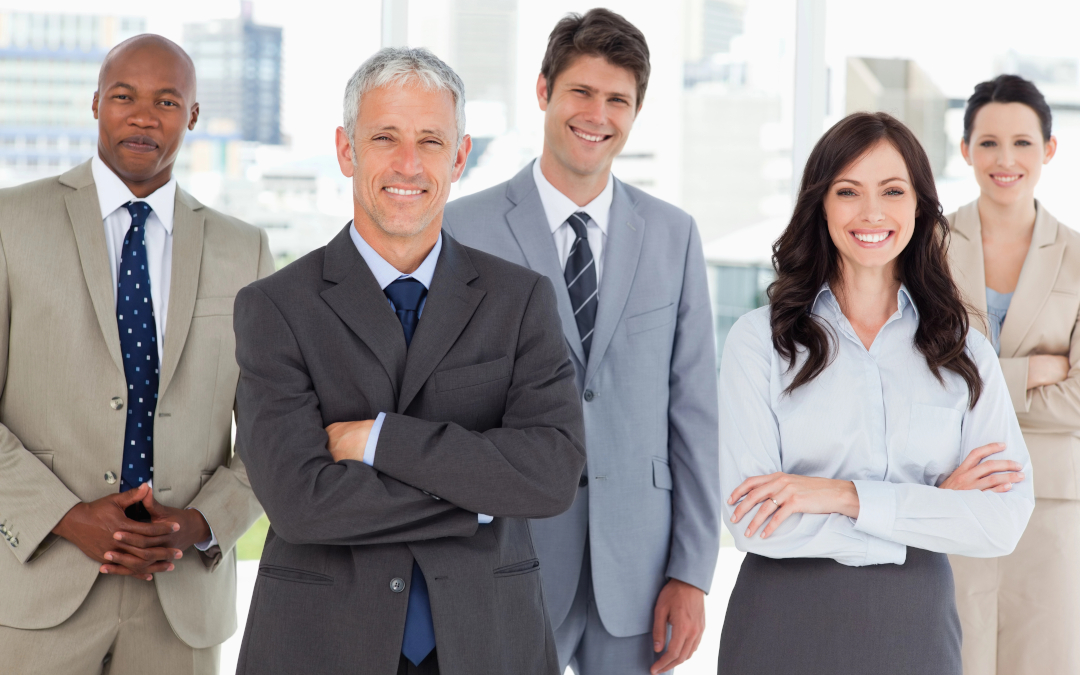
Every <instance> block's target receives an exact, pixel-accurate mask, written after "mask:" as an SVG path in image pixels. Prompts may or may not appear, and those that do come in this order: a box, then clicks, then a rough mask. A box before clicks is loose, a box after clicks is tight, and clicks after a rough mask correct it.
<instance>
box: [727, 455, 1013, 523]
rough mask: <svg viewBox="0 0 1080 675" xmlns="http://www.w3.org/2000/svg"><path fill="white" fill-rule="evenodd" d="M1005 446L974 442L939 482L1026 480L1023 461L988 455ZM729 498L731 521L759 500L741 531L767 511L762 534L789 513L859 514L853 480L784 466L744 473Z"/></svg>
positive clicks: (993, 487) (1004, 488)
mask: <svg viewBox="0 0 1080 675" xmlns="http://www.w3.org/2000/svg"><path fill="white" fill-rule="evenodd" d="M1004 449H1005V445H1004V444H1003V443H990V444H989V445H984V446H982V447H979V448H975V449H974V450H972V451H971V452H970V453H969V454H968V456H967V457H966V458H965V459H964V461H963V462H961V463H960V466H958V467H957V468H956V470H955V471H953V472H952V474H950V475H949V477H948V478H946V479H945V480H944V481H943V482H942V483H941V485H939V486H938V487H939V488H941V489H943V490H983V491H990V492H1008V491H1009V490H1010V489H1012V485H1013V483H1019V482H1020V481H1022V480H1024V474H1023V473H1021V472H1020V470H1021V469H1022V468H1023V467H1022V466H1020V464H1018V463H1017V462H1013V461H1011V460H987V459H986V458H987V457H989V456H990V455H993V454H996V453H998V452H1001V451H1003V450H1004ZM740 499H741V500H742V501H741V502H740V501H739V500H740ZM728 504H738V506H736V507H735V513H733V514H732V516H731V522H733V523H737V522H739V521H740V520H742V518H743V516H745V515H746V514H747V513H749V512H750V510H751V509H753V508H754V507H755V506H757V505H758V504H761V508H760V509H758V512H757V514H756V515H755V516H754V518H753V520H751V521H750V525H749V526H748V527H747V528H746V533H745V534H746V536H747V537H752V536H754V534H755V533H756V532H757V531H758V530H759V529H760V528H761V526H762V525H763V524H764V523H765V521H766V520H769V518H770V516H771V518H772V519H771V520H769V524H768V525H766V526H765V529H764V530H762V532H761V537H762V539H765V538H767V537H768V536H769V535H771V534H772V533H773V532H775V531H776V528H778V527H780V525H781V524H782V523H783V522H784V521H785V520H787V519H788V518H789V517H790V516H791V514H793V513H840V514H843V515H845V516H848V517H849V518H858V517H859V495H858V492H857V491H856V490H855V484H854V483H852V482H851V481H849V480H838V479H835V478H815V477H813V476H799V475H796V474H789V473H782V472H776V473H771V474H769V475H767V476H753V477H751V478H747V479H746V480H744V481H743V482H742V483H741V484H740V485H739V487H737V488H735V490H734V492H732V493H731V496H730V497H728Z"/></svg>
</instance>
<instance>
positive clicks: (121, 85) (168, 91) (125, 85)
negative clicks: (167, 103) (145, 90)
mask: <svg viewBox="0 0 1080 675" xmlns="http://www.w3.org/2000/svg"><path fill="white" fill-rule="evenodd" d="M116 88H120V89H127V90H129V91H138V90H137V89H136V88H135V87H134V86H132V85H130V84H128V83H127V82H115V83H113V85H112V86H111V87H109V89H116ZM162 94H172V95H173V96H176V97H177V98H184V95H183V94H181V93H180V90H179V89H176V88H174V87H165V88H164V89H158V90H157V91H156V92H154V95H155V96H160V95H162Z"/></svg>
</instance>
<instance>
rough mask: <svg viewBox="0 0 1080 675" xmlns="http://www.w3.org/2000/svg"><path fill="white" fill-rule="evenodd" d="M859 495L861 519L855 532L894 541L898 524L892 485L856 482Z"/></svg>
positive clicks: (866, 481) (872, 481) (875, 481)
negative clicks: (893, 535)
mask: <svg viewBox="0 0 1080 675" xmlns="http://www.w3.org/2000/svg"><path fill="white" fill-rule="evenodd" d="M852 482H853V483H854V484H855V492H856V493H858V495H859V518H858V519H857V520H856V521H855V530H856V531H858V532H862V533H863V534H869V535H871V536H874V537H879V538H881V539H892V533H893V524H894V523H895V522H896V490H895V489H894V487H893V484H892V483H889V482H886V481H880V480H856V481H852Z"/></svg>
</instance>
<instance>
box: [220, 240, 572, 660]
mask: <svg viewBox="0 0 1080 675" xmlns="http://www.w3.org/2000/svg"><path fill="white" fill-rule="evenodd" d="M235 329H236V337H237V361H238V362H239V364H240V370H241V375H240V384H239V387H238V389H237V410H238V428H237V448H238V450H239V452H240V454H241V456H242V458H243V459H244V462H245V464H246V465H247V467H248V475H249V476H250V479H251V486H252V488H253V489H254V490H255V494H256V496H257V497H258V498H259V500H260V501H261V502H262V504H263V506H264V507H265V508H266V512H267V514H268V515H269V517H270V522H271V523H272V527H271V530H270V533H269V535H268V536H267V540H266V548H265V550H264V552H263V557H262V562H261V565H260V568H259V578H258V581H257V583H256V586H255V592H254V596H253V597H252V601H251V612H250V614H249V617H248V624H247V631H246V633H245V635H244V643H243V647H242V649H241V653H240V662H239V666H238V672H239V673H251V674H253V675H254V674H258V675H266V674H268V673H301V672H304V673H320V674H323V675H330V674H333V673H350V674H354V673H363V674H366V673H370V674H371V675H385V674H386V673H393V672H395V669H396V667H397V663H398V658H399V653H400V649H401V638H402V634H403V629H404V625H405V613H406V607H407V604H408V595H409V593H408V590H409V589H408V582H409V579H410V574H411V570H412V564H413V560H414V559H415V560H416V561H417V562H418V563H419V565H420V567H421V569H422V570H423V571H424V576H425V578H426V579H427V582H428V588H429V592H430V597H431V606H432V615H433V618H434V621H435V638H436V645H437V647H436V649H437V651H438V657H439V667H440V669H441V672H442V673H443V675H466V674H468V675H477V674H481V673H490V674H492V675H496V674H499V675H501V674H504V673H514V674H515V675H517V674H529V673H536V674H537V675H539V674H541V673H543V674H545V675H552V674H554V673H556V672H557V662H556V656H555V649H554V643H553V641H552V636H551V631H550V629H549V627H548V621H547V615H546V610H545V607H544V603H543V597H542V593H541V587H540V575H539V573H538V572H539V562H538V561H537V559H536V553H535V551H534V550H533V545H532V540H531V537H530V535H529V524H528V521H527V520H525V519H526V518H536V517H544V516H554V515H556V514H559V513H561V512H563V511H565V510H566V509H567V508H569V506H570V504H571V503H572V502H573V500H574V496H575V494H576V492H577V483H578V478H579V476H580V475H581V469H582V467H583V466H584V463H585V451H584V447H583V438H584V423H583V421H582V413H581V406H580V403H579V402H578V397H577V392H576V390H575V387H574V367H573V365H572V364H571V362H570V360H569V355H568V352H567V349H566V345H565V341H564V339H563V336H562V333H561V331H560V330H559V316H558V310H557V308H556V301H555V294H554V291H553V288H552V286H551V283H550V282H549V281H548V280H547V279H546V278H544V277H543V276H542V275H539V274H536V273H535V272H531V271H529V270H526V269H524V268H521V267H519V266H517V265H513V264H510V263H507V262H505V261H503V260H500V259H498V258H495V257H493V256H490V255H487V254H484V253H481V252H479V251H475V250H472V249H467V248H465V247H463V246H461V245H460V244H458V243H457V242H456V241H455V240H454V239H453V238H451V237H449V236H446V235H444V243H443V248H442V252H441V254H440V256H439V260H438V264H437V266H436V269H435V276H434V278H433V279H432V283H431V289H430V291H429V293H428V297H427V303H426V305H425V306H424V313H423V316H422V317H421V319H420V322H419V325H418V327H417V330H416V334H415V336H414V338H413V341H412V345H411V346H410V347H409V348H408V350H406V346H405V340H404V336H403V334H402V329H401V324H400V323H399V322H398V319H397V317H396V315H395V314H394V313H393V312H392V311H391V310H390V306H389V304H388V303H387V301H386V297H385V296H384V295H383V292H382V290H381V289H380V288H379V286H378V284H377V283H376V281H375V278H374V276H373V275H372V274H371V272H370V270H369V269H368V267H367V265H366V264H365V263H364V261H363V258H362V257H361V256H360V254H359V253H358V252H357V250H356V248H355V246H354V245H353V243H352V241H351V239H350V237H349V231H348V228H346V229H345V230H343V231H342V232H341V233H340V234H339V235H338V236H337V237H335V238H334V239H333V240H332V241H331V242H330V243H329V244H328V245H327V246H326V247H325V248H323V249H320V250H317V251H315V252H313V253H311V254H309V255H307V256H305V257H304V258H301V259H300V260H298V261H296V262H295V263H293V264H291V265H289V266H288V267H286V268H285V269H283V270H281V271H280V272H278V273H276V274H274V275H272V276H271V277H268V278H266V279H263V280H261V281H259V282H256V283H254V284H252V285H250V286H248V287H247V288H245V289H244V290H242V291H241V292H240V294H239V295H238V296H237V299H236V309H235ZM379 412H386V413H387V415H386V419H385V421H384V423H383V427H382V432H381V434H380V436H379V442H378V446H377V450H376V456H375V464H374V467H370V466H367V465H366V464H363V463H361V462H356V461H351V460H350V461H342V462H336V463H335V462H334V460H333V458H332V457H331V455H330V453H329V451H328V450H327V449H326V443H327V435H326V433H325V431H324V427H325V426H326V425H328V424H331V423H333V422H341V421H349V420H363V419H372V418H374V417H375V416H376V415H377V414H378V413H379ZM477 513H486V514H489V515H491V516H494V517H495V520H494V522H493V523H492V524H490V525H478V524H477V517H476V514H477ZM395 579H400V580H404V581H405V582H406V588H405V590H404V592H395V591H394V590H392V588H391V586H392V583H391V582H392V581H393V580H395Z"/></svg>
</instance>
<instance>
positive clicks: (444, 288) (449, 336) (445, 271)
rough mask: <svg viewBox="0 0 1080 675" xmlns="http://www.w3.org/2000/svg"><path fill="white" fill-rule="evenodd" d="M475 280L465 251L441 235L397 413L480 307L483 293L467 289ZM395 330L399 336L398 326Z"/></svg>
mask: <svg viewBox="0 0 1080 675" xmlns="http://www.w3.org/2000/svg"><path fill="white" fill-rule="evenodd" d="M477 276H478V275H477V273H476V269H475V268H474V267H473V266H472V262H471V261H470V260H469V256H468V253H466V252H465V249H464V247H462V246H461V244H458V243H457V242H456V241H455V240H454V239H453V238H452V237H450V236H449V235H447V234H445V233H443V247H442V251H441V252H440V254H439V260H438V262H437V264H436V266H435V276H434V277H432V279H431V288H430V289H428V294H427V301H426V302H425V303H424V311H423V313H422V314H421V316H420V322H419V323H418V324H417V326H416V334H415V335H413V339H412V344H411V345H409V353H408V357H407V359H406V363H405V377H404V378H403V379H402V382H401V393H400V394H399V396H398V409H397V411H398V412H399V413H403V412H405V410H406V409H408V407H409V404H410V403H412V401H413V399H414V398H416V394H417V393H419V391H420V389H421V388H422V387H423V386H424V383H425V382H427V381H428V378H430V377H431V374H432V373H433V372H435V368H437V367H438V365H439V363H441V362H442V360H443V357H444V356H446V353H447V352H448V351H450V347H452V346H453V345H454V343H455V342H456V341H457V339H458V336H459V335H461V331H463V330H465V326H467V325H468V324H469V321H471V320H472V316H473V314H474V313H475V312H476V308H477V307H479V306H480V301H481V300H483V298H484V295H486V293H485V292H484V291H482V290H480V289H478V288H473V287H471V286H469V282H470V281H472V280H473V279H475V278H476V277H477ZM395 321H396V318H395ZM398 328H399V333H400V325H399V327H398Z"/></svg>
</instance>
